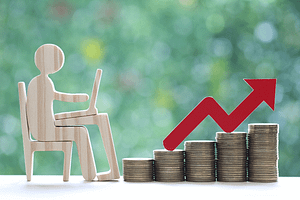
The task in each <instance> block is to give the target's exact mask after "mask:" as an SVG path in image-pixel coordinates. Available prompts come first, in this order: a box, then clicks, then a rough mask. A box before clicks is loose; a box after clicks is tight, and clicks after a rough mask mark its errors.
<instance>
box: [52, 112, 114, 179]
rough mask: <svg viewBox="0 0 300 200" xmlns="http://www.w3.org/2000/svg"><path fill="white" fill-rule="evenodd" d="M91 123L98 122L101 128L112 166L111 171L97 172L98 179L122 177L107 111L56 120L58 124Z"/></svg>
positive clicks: (109, 162) (108, 158) (110, 165)
mask: <svg viewBox="0 0 300 200" xmlns="http://www.w3.org/2000/svg"><path fill="white" fill-rule="evenodd" d="M91 124H96V125H97V126H98V128H99V131H100V133H101V137H102V141H103V145H104V148H105V152H106V156H107V160H108V164H109V167H110V171H108V172H103V173H100V174H97V178H98V180H111V179H118V178H120V173H119V167H118V162H117V157H116V152H115V148H114V142H113V138H112V133H111V128H110V124H109V119H108V115H107V113H98V114H97V115H92V116H83V117H76V118H70V119H62V120H56V121H55V125H56V126H75V125H91Z"/></svg>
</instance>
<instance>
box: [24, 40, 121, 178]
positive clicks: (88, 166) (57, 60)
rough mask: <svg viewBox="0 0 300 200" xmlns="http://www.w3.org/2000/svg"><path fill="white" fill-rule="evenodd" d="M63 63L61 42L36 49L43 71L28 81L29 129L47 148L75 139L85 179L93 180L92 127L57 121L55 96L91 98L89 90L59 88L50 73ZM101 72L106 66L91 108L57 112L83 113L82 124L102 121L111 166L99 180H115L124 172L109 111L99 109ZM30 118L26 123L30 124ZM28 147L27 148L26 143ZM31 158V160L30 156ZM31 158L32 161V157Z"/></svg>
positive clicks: (63, 117)
mask: <svg viewBox="0 0 300 200" xmlns="http://www.w3.org/2000/svg"><path fill="white" fill-rule="evenodd" d="M63 63H64V54H63V52H62V50H61V49H60V48H59V47H58V46H56V45H53V44H45V45H42V46H41V47H39V48H38V49H37V51H36V53H35V64H36V66H37V68H38V69H39V70H40V72H41V74H40V75H38V76H36V77H34V78H33V79H32V80H31V81H30V83H29V85H28V97H27V104H26V111H25V112H26V114H27V118H28V119H27V120H26V121H28V125H29V127H27V129H29V130H30V132H31V134H32V136H33V137H34V138H35V139H36V140H37V141H38V142H41V144H38V145H36V146H38V147H39V148H40V146H42V143H44V144H47V145H48V146H47V145H45V146H46V147H47V149H50V150H51V149H56V148H58V146H59V144H61V142H65V141H68V142H69V143H70V144H72V141H75V143H76V145H77V149H78V155H79V160H80V165H81V171H82V175H83V177H84V179H85V180H88V181H91V180H93V179H94V178H95V177H96V175H97V174H96V166H95V161H94V155H93V152H92V147H91V143H90V138H89V133H88V130H87V129H86V127H84V126H78V124H73V125H58V124H56V122H55V117H54V113H53V101H54V100H59V101H66V102H83V101H87V100H88V95H87V94H67V93H62V92H57V91H56V90H55V88H54V84H53V82H52V80H51V79H50V78H49V77H48V75H49V74H52V73H55V72H57V71H58V70H60V69H61V68H62V66H63ZM101 74H102V70H100V69H99V70H97V73H96V77H95V82H94V86H93V87H94V88H93V92H95V93H94V94H92V99H91V102H90V107H89V109H88V110H86V111H77V112H69V113H63V114H57V115H56V116H57V118H58V119H61V120H67V119H68V118H70V119H80V118H82V117H83V118H82V119H83V121H81V122H84V123H81V125H87V124H97V125H98V127H99V130H100V133H101V136H102V138H103V143H104V147H105V151H106V154H107V158H108V161H109V165H110V168H111V170H110V171H108V172H105V173H102V174H98V175H97V177H98V180H111V179H117V178H119V177H120V175H119V169H118V165H117V158H116V154H115V149H114V145H113V140H112V135H111V130H110V126H109V121H108V116H107V114H97V113H98V111H97V108H96V107H95V104H96V100H97V93H98V88H99V84H100V78H101ZM96 80H97V81H96ZM22 87H23V86H22ZM24 91H25V86H24ZM81 116H82V117H81ZM74 117H75V118H74ZM85 117H90V118H85ZM87 119H88V120H87ZM91 119H93V120H91ZM26 121H25V122H24V123H26V124H27V122H26ZM59 121H60V120H59ZM50 142H51V143H50ZM56 143H57V144H56ZM51 145H54V146H55V147H54V146H52V147H51ZM56 145H57V146H56ZM48 147H49V148H48ZM71 147H72V146H71ZM33 149H34V148H33ZM24 151H26V152H27V150H25V146H24ZM26 155H27V154H26ZM25 159H26V158H25ZM28 159H29V160H30V158H28ZM30 162H31V163H32V159H31V161H30ZM26 166H27V165H26ZM28 166H29V164H28Z"/></svg>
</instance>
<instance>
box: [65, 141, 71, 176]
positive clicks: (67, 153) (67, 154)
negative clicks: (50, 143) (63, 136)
mask: <svg viewBox="0 0 300 200" xmlns="http://www.w3.org/2000/svg"><path fill="white" fill-rule="evenodd" d="M71 160H72V142H70V143H68V145H67V147H66V149H64V172H63V180H64V181H69V178H70V170H71Z"/></svg>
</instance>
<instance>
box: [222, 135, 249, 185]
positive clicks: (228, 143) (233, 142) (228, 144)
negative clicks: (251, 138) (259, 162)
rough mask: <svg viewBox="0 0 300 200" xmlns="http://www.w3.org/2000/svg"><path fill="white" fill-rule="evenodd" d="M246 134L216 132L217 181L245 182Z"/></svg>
mask: <svg viewBox="0 0 300 200" xmlns="http://www.w3.org/2000/svg"><path fill="white" fill-rule="evenodd" d="M246 136H247V133H243V132H232V133H224V132H217V136H216V140H217V180H218V181H226V182H242V181H246V180H247V170H246V162H247V148H246Z"/></svg>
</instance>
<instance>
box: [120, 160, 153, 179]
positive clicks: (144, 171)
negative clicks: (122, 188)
mask: <svg viewBox="0 0 300 200" xmlns="http://www.w3.org/2000/svg"><path fill="white" fill-rule="evenodd" d="M122 161H123V178H124V181H128V182H149V181H153V167H154V165H153V162H154V160H153V159H152V158H123V160H122Z"/></svg>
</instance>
